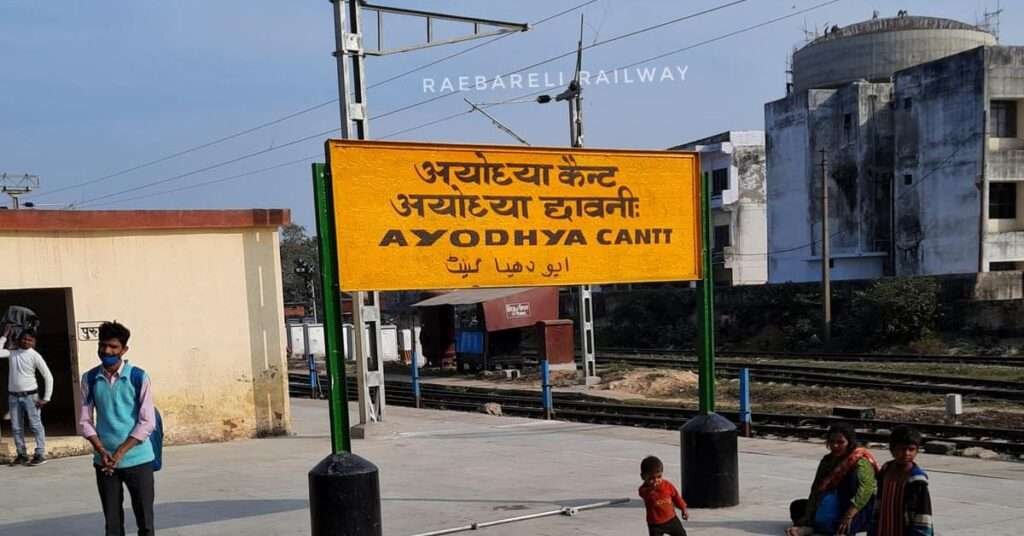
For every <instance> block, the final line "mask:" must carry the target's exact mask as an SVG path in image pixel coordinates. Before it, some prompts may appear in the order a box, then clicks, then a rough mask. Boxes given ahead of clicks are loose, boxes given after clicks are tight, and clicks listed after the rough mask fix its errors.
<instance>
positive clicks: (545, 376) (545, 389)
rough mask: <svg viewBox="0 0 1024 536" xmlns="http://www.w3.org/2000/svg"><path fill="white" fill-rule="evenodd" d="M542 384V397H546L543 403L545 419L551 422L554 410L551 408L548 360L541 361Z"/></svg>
mask: <svg viewBox="0 0 1024 536" xmlns="http://www.w3.org/2000/svg"><path fill="white" fill-rule="evenodd" d="M540 383H541V393H542V396H543V397H544V400H543V403H544V418H545V419H548V420H550V419H551V413H552V411H553V409H554V408H552V407H551V406H552V400H551V370H550V368H549V367H548V360H547V359H541V360H540Z"/></svg>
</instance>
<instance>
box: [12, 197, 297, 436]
mask: <svg viewBox="0 0 1024 536" xmlns="http://www.w3.org/2000/svg"><path fill="white" fill-rule="evenodd" d="M289 220H290V215H289V211H288V210H279V209H252V210H182V211H155V210H131V211H77V210H76V211H69V210H3V211H0V255H2V258H0V265H2V267H0V314H2V313H3V311H5V310H6V309H7V308H8V307H9V306H11V305H20V306H24V307H28V308H29V309H32V310H33V311H35V313H36V314H37V316H38V317H39V321H40V325H39V329H38V344H37V349H38V350H39V352H40V353H41V354H42V355H43V356H44V358H45V359H46V361H47V363H48V365H49V367H50V369H51V371H52V372H53V376H54V383H55V388H54V392H53V400H52V402H51V404H50V405H48V406H47V409H46V413H45V414H44V421H45V425H46V428H47V436H49V437H54V436H74V435H75V434H77V432H76V421H77V408H78V404H79V403H80V398H81V389H80V385H79V384H80V378H81V376H82V374H84V373H85V372H86V371H87V370H89V369H91V368H92V367H94V366H96V365H98V364H99V359H98V358H97V334H98V333H97V330H96V328H97V327H98V326H99V324H100V323H101V322H103V321H106V320H117V321H119V322H121V323H123V324H125V325H126V326H128V328H129V329H131V332H132V336H131V339H130V340H129V342H128V346H129V352H128V354H127V356H126V358H127V359H128V360H129V361H130V362H132V363H133V364H135V365H138V366H140V367H142V368H144V369H145V370H146V371H147V372H148V373H149V374H150V376H151V377H152V380H153V390H154V394H155V400H156V406H157V408H158V409H160V411H161V413H162V414H163V418H164V431H165V436H166V438H167V439H166V440H167V441H168V442H201V441H220V440H227V439H234V438H241V437H253V436H256V435H264V434H281V433H287V432H288V431H289V428H290V421H291V418H290V408H289V401H288V374H287V370H286V367H285V337H284V313H283V308H284V306H283V303H282V292H281V261H280V254H279V243H278V227H279V226H281V225H283V224H287V223H289ZM0 385H2V386H3V387H4V388H5V390H6V386H7V366H6V363H3V366H0ZM3 426H4V427H5V428H6V429H5V430H4V433H3V440H2V441H3V442H4V443H8V444H9V443H10V434H9V428H7V427H8V426H9V422H6V421H5V422H3ZM28 435H29V436H31V434H28ZM49 443H50V450H51V451H53V450H54V449H59V448H61V447H59V445H61V443H60V442H56V443H54V442H52V441H51V442H49ZM83 443H84V442H83ZM63 444H64V445H65V448H67V449H70V450H74V449H75V448H76V447H75V445H77V444H78V443H76V440H75V439H73V438H69V439H67V440H66V441H65V442H64V443H63ZM9 446H10V445H6V444H3V443H0V451H3V450H4V447H9Z"/></svg>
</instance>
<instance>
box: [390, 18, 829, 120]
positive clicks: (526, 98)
mask: <svg viewBox="0 0 1024 536" xmlns="http://www.w3.org/2000/svg"><path fill="white" fill-rule="evenodd" d="M840 1H842V0H829V1H827V2H823V3H820V4H816V5H813V6H810V7H807V8H804V9H801V10H799V11H795V12H793V13H790V14H787V15H784V16H781V17H776V18H773V19H770V20H767V21H763V22H760V23H758V24H754V25H751V26H747V27H745V28H742V29H740V30H736V31H732V32H729V33H728V34H723V35H720V36H718V37H714V38H711V39H707V40H704V41H700V42H698V43H694V44H691V45H687V46H685V47H682V48H678V49H675V50H673V51H670V52H666V53H662V54H658V55H657V56H651V57H648V58H645V59H642V60H639V61H635V62H633V63H630V64H627V65H625V66H621V67H616V68H615V69H614V70H622V69H628V68H629V67H635V66H637V65H640V64H643V63H647V62H650V61H654V60H655V59H661V58H664V57H666V56H670V55H673V54H679V53H681V52H685V51H688V50H692V49H695V48H698V47H701V46H704V45H708V44H710V43H714V42H716V41H720V40H722V39H725V38H727V37H733V36H736V35H738V34H741V33H744V32H749V31H753V30H755V29H758V28H762V27H764V26H767V25H769V24H774V23H776V22H780V21H783V20H786V19H790V18H793V17H796V16H798V15H803V14H805V13H807V12H809V11H813V10H816V9H821V8H823V7H825V6H828V5H831V4H835V3H837V2H840ZM620 37H621V36H620ZM614 39H617V38H614ZM586 48H588V47H584V49H586ZM575 53H576V51H575V50H574V51H572V52H568V53H566V54H562V55H560V56H558V58H557V59H561V58H564V57H566V56H569V55H571V54H575ZM552 61H553V60H552ZM532 67H533V66H530V67H526V68H524V69H523V70H525V69H529V68H532ZM608 70H613V69H608ZM515 72H519V71H515ZM502 76H508V75H502ZM496 78H497V77H496ZM491 80H492V81H493V80H494V79H491ZM489 83H490V82H489ZM546 92H548V88H542V89H540V90H537V91H532V92H529V93H524V94H520V95H516V96H514V97H511V98H508V99H505V100H501V101H498V102H481V103H478V104H477V105H478V106H480V107H482V108H490V107H493V106H503V105H506V104H522V103H533V102H535V101H534V100H533V99H532V97H535V96H537V95H540V94H542V93H546ZM457 93H458V91H454V92H452V93H446V94H445V95H454V94H457ZM465 113H469V112H460V113H457V114H452V115H449V116H447V117H443V118H441V119H436V120H433V121H430V122H427V123H423V124H421V125H416V126H413V127H408V128H405V129H403V130H401V131H399V132H393V133H391V134H389V135H388V136H387V137H392V136H396V135H398V134H404V133H406V132H412V131H414V130H418V129H421V128H425V127H427V126H432V125H435V124H438V123H442V122H445V121H449V120H452V119H455V118H457V117H460V116H462V115H465ZM379 117H380V116H378V118H379Z"/></svg>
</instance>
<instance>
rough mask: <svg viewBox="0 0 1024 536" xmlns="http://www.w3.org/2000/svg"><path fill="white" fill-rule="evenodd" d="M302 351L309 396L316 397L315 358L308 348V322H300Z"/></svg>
mask: <svg viewBox="0 0 1024 536" xmlns="http://www.w3.org/2000/svg"><path fill="white" fill-rule="evenodd" d="M302 353H303V354H305V355H306V365H307V366H308V367H309V398H317V391H319V389H317V380H319V378H318V377H317V373H316V358H314V357H313V352H312V351H311V350H310V349H309V324H307V323H305V322H303V323H302Z"/></svg>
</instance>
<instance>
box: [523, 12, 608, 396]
mask: <svg viewBox="0 0 1024 536" xmlns="http://www.w3.org/2000/svg"><path fill="white" fill-rule="evenodd" d="M582 69H583V15H582V14H581V15H580V38H579V41H577V43H576V71H575V73H574V74H573V77H572V80H571V81H570V82H569V87H567V88H566V89H565V91H563V92H561V93H559V94H558V95H556V96H555V97H554V99H552V98H551V96H550V95H541V96H539V97H537V102H539V103H541V104H545V103H548V102H551V101H552V100H555V101H566V102H568V103H569V145H570V146H571V147H573V148H580V147H583V86H581V85H580V71H581V70H582ZM578 292H579V302H578V309H579V325H580V353H581V354H582V355H583V382H584V383H585V384H586V385H596V384H597V383H598V382H599V381H600V380H599V379H598V377H597V359H596V356H595V354H596V351H595V349H594V300H593V292H592V289H591V288H590V285H580V286H579V287H578Z"/></svg>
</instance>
